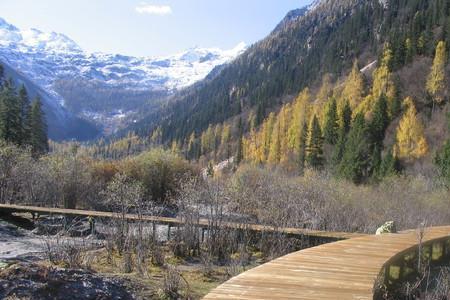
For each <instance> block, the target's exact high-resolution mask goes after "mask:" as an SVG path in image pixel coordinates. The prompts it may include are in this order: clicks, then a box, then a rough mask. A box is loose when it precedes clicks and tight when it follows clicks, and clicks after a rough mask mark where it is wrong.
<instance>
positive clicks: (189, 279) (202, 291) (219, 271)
mask: <svg viewBox="0 0 450 300" xmlns="http://www.w3.org/2000/svg"><path fill="white" fill-rule="evenodd" d="M169 253H170V252H169V251H166V258H165V262H166V265H165V266H164V267H160V266H155V265H153V264H152V263H151V262H150V261H149V262H148V263H147V268H146V271H145V273H144V274H139V273H138V272H137V271H136V268H134V267H133V271H132V272H131V273H128V274H126V273H123V271H122V264H123V259H122V257H121V256H120V255H118V254H117V253H115V254H114V255H113V258H112V262H111V261H110V262H108V259H107V254H106V250H101V251H97V252H96V255H95V258H94V259H93V260H92V263H91V264H90V265H91V266H90V268H91V269H92V271H94V272H97V273H100V274H103V275H105V276H113V277H120V278H123V279H126V282H127V285H129V288H130V289H131V290H133V291H134V292H135V295H136V296H137V298H138V299H166V298H165V297H164V296H163V293H162V290H163V285H164V275H165V273H166V272H167V270H168V268H175V269H176V270H177V272H178V273H179V274H180V275H181V277H182V279H183V280H182V288H181V294H183V295H184V296H185V298H188V299H201V298H202V297H203V296H205V295H206V294H207V293H208V292H209V291H211V290H212V289H214V288H215V287H217V286H218V285H220V284H221V283H223V282H224V281H226V280H227V279H229V278H230V275H229V273H230V270H229V268H227V267H226V266H216V265H213V266H212V268H211V270H209V272H205V270H204V267H203V265H202V263H201V262H200V261H199V260H195V259H189V260H185V259H180V258H177V257H174V256H171V255H170V254H169ZM261 262H262V261H261V260H260V259H257V258H255V259H254V260H253V262H252V264H251V265H249V266H247V267H246V268H245V269H238V271H239V272H240V271H245V270H247V269H249V268H252V267H255V266H256V265H258V264H260V263H261ZM234 271H236V270H234Z"/></svg>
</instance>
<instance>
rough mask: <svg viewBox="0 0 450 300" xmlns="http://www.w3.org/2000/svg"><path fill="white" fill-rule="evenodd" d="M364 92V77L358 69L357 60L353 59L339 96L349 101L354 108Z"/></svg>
mask: <svg viewBox="0 0 450 300" xmlns="http://www.w3.org/2000/svg"><path fill="white" fill-rule="evenodd" d="M363 94H364V78H363V75H362V73H361V72H360V71H359V67H358V61H357V60H355V61H354V63H353V68H352V71H351V72H350V74H349V75H348V77H347V80H346V81H345V84H344V89H343V91H342V95H341V98H342V99H343V100H344V101H349V104H350V107H351V108H352V109H354V108H356V107H357V106H358V104H359V102H360V101H361V100H362V97H363Z"/></svg>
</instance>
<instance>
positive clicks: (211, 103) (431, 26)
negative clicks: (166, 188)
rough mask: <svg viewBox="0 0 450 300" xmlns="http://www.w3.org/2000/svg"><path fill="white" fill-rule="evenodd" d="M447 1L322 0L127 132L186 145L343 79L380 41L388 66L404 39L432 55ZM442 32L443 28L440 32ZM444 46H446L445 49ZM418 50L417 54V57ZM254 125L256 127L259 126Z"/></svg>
mask: <svg viewBox="0 0 450 300" xmlns="http://www.w3.org/2000/svg"><path fill="white" fill-rule="evenodd" d="M446 3H447V2H446V1H444V0H415V1H407V2H405V1H401V0H389V1H379V0H339V1H337V0H322V1H319V2H317V3H315V5H313V6H312V7H311V8H310V9H303V10H301V11H302V12H303V14H300V15H299V13H298V11H297V12H293V13H291V14H290V15H292V16H294V17H293V18H291V17H289V16H290V15H288V17H287V20H289V21H288V22H284V23H282V24H281V25H280V26H279V27H278V28H277V30H274V31H273V32H272V33H271V34H270V35H269V36H268V37H267V38H265V39H264V40H262V41H260V42H258V43H256V44H255V45H253V46H251V47H250V48H249V49H248V50H247V51H246V52H245V53H244V54H242V55H241V56H239V57H238V58H237V59H236V60H235V61H234V62H232V63H231V64H229V65H228V66H226V67H225V68H223V70H222V71H221V72H220V73H219V74H218V75H217V76H216V77H215V78H212V79H210V80H207V81H205V82H203V83H201V84H199V85H197V86H196V87H195V88H193V89H190V90H189V92H184V93H181V94H178V95H176V96H175V97H173V102H172V103H171V105H168V106H167V107H166V111H165V113H164V114H161V113H159V114H158V115H156V114H149V115H148V116H147V117H146V118H144V119H143V120H141V121H140V122H138V123H137V124H135V125H133V127H132V128H131V129H133V130H136V131H137V132H139V133H141V134H142V135H148V133H149V131H150V132H151V131H152V130H154V129H155V128H156V127H161V128H162V133H163V140H164V141H171V140H178V141H179V142H181V143H185V142H186V141H187V137H188V136H189V135H190V134H191V133H192V132H196V133H197V134H199V133H201V132H202V131H203V130H205V129H206V128H207V127H208V126H209V125H210V124H212V125H214V124H218V123H222V122H223V121H225V120H228V119H230V118H232V117H235V116H238V115H240V114H241V113H242V112H245V111H248V110H249V109H253V110H255V111H258V112H261V115H262V116H261V117H259V118H258V119H259V120H261V119H262V117H264V116H267V114H268V113H269V112H270V111H272V110H274V109H275V108H276V107H277V106H279V104H280V102H282V101H285V100H286V99H292V97H293V95H296V94H298V93H299V91H301V90H302V89H303V88H304V87H306V86H311V85H312V86H315V85H317V84H318V82H319V80H320V79H321V78H322V76H323V75H324V74H331V76H332V77H333V78H339V77H341V76H344V75H346V74H347V72H348V71H349V69H350V67H351V65H352V63H353V61H354V60H355V59H359V61H360V64H361V65H366V64H369V63H371V62H373V61H374V60H375V59H376V58H377V56H378V54H379V52H380V49H382V47H383V44H384V43H385V42H389V43H390V44H391V45H392V50H393V56H394V59H393V66H392V68H393V69H394V70H395V69H398V68H400V67H401V66H402V64H404V62H402V61H401V60H400V59H399V57H401V56H402V53H404V51H405V40H406V39H407V38H410V39H411V40H412V44H413V45H421V46H420V47H421V49H416V50H414V51H416V53H418V54H419V53H420V54H421V55H431V54H432V52H433V51H434V47H435V42H436V41H437V40H438V39H444V40H448V41H450V39H449V35H448V32H450V31H449V30H448V29H446V30H442V28H443V27H445V26H448V25H446V24H449V23H448V16H449V7H448V4H446ZM445 28H447V27H445ZM448 44H449V43H447V45H448ZM419 51H420V52H419ZM257 125H258V124H257Z"/></svg>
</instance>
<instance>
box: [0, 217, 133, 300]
mask: <svg viewBox="0 0 450 300" xmlns="http://www.w3.org/2000/svg"><path fill="white" fill-rule="evenodd" d="M41 231H42V227H41V228H40V229H36V230H34V231H28V230H24V229H21V228H18V227H16V226H14V225H11V224H9V223H7V222H5V221H1V220H0V299H27V300H33V299H40V300H45V299H68V300H77V299H135V297H134V295H133V294H132V293H130V292H129V291H128V290H129V289H128V288H127V287H126V286H127V285H129V284H128V283H126V282H125V281H124V280H123V279H118V278H112V277H105V276H103V275H99V274H95V273H93V272H89V271H86V270H74V269H63V268H57V267H52V266H47V265H45V264H43V263H42V262H43V260H44V258H45V257H46V253H45V252H46V249H45V248H46V241H47V242H48V240H49V239H53V240H55V239H56V237H52V236H43V235H41V233H42V232H41ZM71 239H72V241H73V242H77V239H78V238H71Z"/></svg>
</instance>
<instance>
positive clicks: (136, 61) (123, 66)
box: [0, 18, 246, 139]
mask: <svg viewBox="0 0 450 300" xmlns="http://www.w3.org/2000/svg"><path fill="white" fill-rule="evenodd" d="M245 48H246V45H245V44H244V43H239V44H238V45H237V46H236V47H235V48H233V49H230V50H221V49H218V48H200V47H195V48H191V49H188V50H186V51H183V52H181V53H178V54H175V55H170V56H164V57H132V56H125V55H121V54H108V53H101V52H95V53H87V52H84V51H83V50H82V49H81V47H79V46H78V45H77V44H76V42H74V41H73V40H71V39H70V38H69V37H67V36H66V35H64V34H60V33H55V32H51V33H45V32H42V31H40V30H38V29H34V28H32V29H29V30H20V29H19V28H17V27H16V26H14V25H12V24H9V23H8V22H6V21H5V20H4V19H2V18H0V61H1V62H3V63H4V64H7V65H8V66H9V67H10V68H11V69H13V70H15V71H17V72H18V73H20V74H22V75H23V76H26V77H27V78H28V79H29V81H30V82H31V83H33V84H34V85H36V86H38V87H39V88H40V89H42V90H44V91H45V92H46V95H45V96H44V97H46V98H48V99H46V100H47V101H45V102H46V103H47V104H48V103H50V102H56V103H57V104H58V105H59V106H60V107H61V108H63V109H64V110H67V111H68V113H69V114H73V115H74V117H81V118H83V119H86V120H89V121H91V122H92V121H93V122H94V123H97V125H99V124H104V123H105V122H106V123H110V127H111V128H109V129H108V130H109V131H110V132H113V131H114V130H115V128H114V127H116V126H118V124H117V122H116V121H117V120H116V119H115V116H116V115H117V113H118V112H120V115H126V116H127V117H130V118H131V115H132V114H133V112H135V111H136V110H137V109H139V107H141V106H142V105H149V106H150V108H151V109H153V108H156V107H157V106H158V105H160V103H159V102H158V99H160V98H162V97H163V96H165V95H166V94H170V93H173V92H174V91H176V90H179V89H183V88H185V87H187V86H189V85H192V84H193V83H194V82H196V81H199V80H201V79H203V78H205V77H206V75H207V74H208V73H209V72H210V71H212V70H213V69H214V68H215V67H217V66H218V65H222V64H226V63H228V62H229V61H231V60H233V59H234V58H235V57H236V56H237V55H239V54H240V53H241V52H242V51H243V50H244V49H245ZM19 84H20V82H19ZM28 85H30V84H28ZM117 95H120V98H119V96H117ZM50 106H51V105H50ZM51 109H52V108H51V107H48V109H47V110H51ZM54 113H55V114H59V117H60V118H63V117H64V116H63V115H61V114H60V112H58V110H55V111H54ZM93 115H95V116H97V118H92V116H93ZM99 119H101V120H100V121H99ZM129 121H130V120H129ZM104 131H107V130H104ZM50 136H51V137H52V138H54V139H60V138H61V136H59V135H58V136H55V135H50ZM62 138H64V137H62ZM67 138H73V137H72V136H68V137H67ZM75 138H76V137H75Z"/></svg>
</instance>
